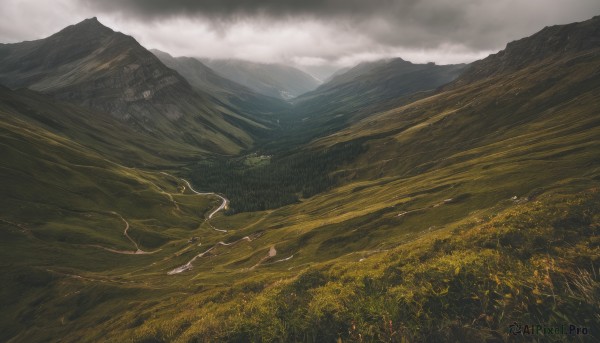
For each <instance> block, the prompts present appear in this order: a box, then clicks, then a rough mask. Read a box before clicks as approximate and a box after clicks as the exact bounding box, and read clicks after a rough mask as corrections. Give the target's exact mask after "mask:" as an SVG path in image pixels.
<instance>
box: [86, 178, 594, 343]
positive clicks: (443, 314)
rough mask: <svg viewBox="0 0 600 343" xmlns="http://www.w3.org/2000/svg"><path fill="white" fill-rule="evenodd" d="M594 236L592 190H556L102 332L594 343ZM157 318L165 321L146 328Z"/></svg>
mask: <svg viewBox="0 0 600 343" xmlns="http://www.w3.org/2000/svg"><path fill="white" fill-rule="evenodd" d="M599 230H600V188H598V187H593V188H589V189H587V190H584V191H581V192H578V193H567V192H563V190H561V189H558V190H556V191H553V192H552V193H548V194H545V195H542V196H540V197H539V198H537V199H535V200H532V201H529V202H526V203H521V204H515V205H514V206H511V207H508V208H506V209H504V210H501V211H498V212H497V213H493V214H491V215H489V216H485V217H470V218H467V219H465V220H461V221H458V222H455V223H453V224H452V225H450V226H448V227H447V228H445V229H442V230H438V231H435V232H432V233H431V234H428V235H426V236H423V237H421V238H418V239H416V240H414V241H410V242H406V243H405V244H402V245H400V246H398V247H397V248H394V249H391V250H389V251H386V252H373V254H372V255H364V254H363V255H360V254H356V253H355V254H349V255H347V256H345V257H343V258H341V259H340V261H339V262H323V263H315V264H314V265H312V266H310V267H303V268H301V269H300V268H299V270H302V271H299V272H298V274H297V276H291V275H290V274H293V273H281V274H280V275H276V274H273V273H269V274H266V275H253V276H251V277H250V276H249V277H248V278H247V279H245V280H240V281H239V282H237V283H235V284H234V285H232V286H231V287H229V288H227V289H220V288H219V289H215V290H213V291H209V292H206V293H199V294H196V295H192V296H189V297H186V298H185V299H183V300H181V301H175V302H172V303H170V304H169V305H167V304H165V303H161V304H160V305H155V306H153V307H150V308H148V309H146V310H145V311H142V312H133V311H130V312H129V313H128V314H127V315H125V316H124V317H120V318H118V319H114V320H112V321H111V322H112V323H111V325H110V327H111V328H112V335H114V336H111V337H112V338H113V339H117V338H118V337H120V338H121V339H125V337H126V341H132V342H166V341H174V342H224V341H228V342H263V341H264V342H266V341H275V342H335V341H338V342H340V341H342V342H420V341H427V342H442V341H456V342H463V341H473V342H474V341H479V342H501V341H510V340H511V339H512V338H513V337H511V333H510V332H509V329H510V326H511V325H513V324H514V323H519V324H522V325H525V324H528V325H542V326H546V327H556V326H561V325H567V328H568V325H576V326H577V327H578V328H581V329H582V330H583V328H585V330H586V332H587V333H588V334H587V335H584V334H582V333H580V334H579V335H574V336H570V335H563V334H546V335H535V334H534V335H527V334H525V335H524V337H519V338H525V339H527V340H531V341H551V342H553V341H558V342H561V341H584V342H592V341H595V340H597V339H599V338H600V336H598V333H599V332H600V331H599V330H600V327H599V326H598V323H599V322H600V275H599V272H600V271H599V268H598V267H599V266H600V239H599V236H598V233H599ZM360 256H364V257H360ZM157 311H162V312H163V315H161V316H160V317H155V316H154V315H153V314H154V313H156V312H157ZM167 314H168V315H167ZM167 318H168V319H167ZM132 326H133V327H132ZM95 334H96V335H99V333H98V332H96V333H95ZM97 337H99V336H97Z"/></svg>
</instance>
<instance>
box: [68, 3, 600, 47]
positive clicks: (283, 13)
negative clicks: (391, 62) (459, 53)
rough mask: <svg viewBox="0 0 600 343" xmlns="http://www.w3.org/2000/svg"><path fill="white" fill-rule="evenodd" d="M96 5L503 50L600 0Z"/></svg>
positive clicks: (219, 25) (584, 13) (384, 40)
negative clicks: (300, 22)
mask: <svg viewBox="0 0 600 343" xmlns="http://www.w3.org/2000/svg"><path fill="white" fill-rule="evenodd" d="M79 1H80V2H81V3H84V4H86V5H87V6H90V7H91V8H93V9H95V10H99V11H102V12H105V13H121V14H123V15H126V16H131V17H133V18H137V19H139V18H144V19H146V20H161V19H168V18H173V17H199V18H203V19H205V20H209V21H210V22H211V23H212V25H213V28H215V29H217V30H227V27H228V25H230V24H231V23H232V22H236V21H240V20H248V19H251V18H261V19H262V20H266V21H269V20H272V21H290V20H292V21H293V20H294V19H297V18H303V19H307V18H308V19H314V20H319V21H323V22H326V23H328V24H329V25H333V26H337V27H339V28H340V29H344V30H346V31H354V32H356V33H357V34H361V35H365V36H368V37H370V38H372V39H373V40H374V41H375V42H378V43H379V44H382V45H385V46H404V47H412V48H433V47H437V46H440V45H442V44H461V45H464V46H466V47H468V48H471V49H474V50H485V49H497V48H499V47H500V46H501V45H503V44H505V43H506V42H507V41H508V40H513V39H516V38H520V37H522V36H524V35H528V34H531V33H533V32H535V31H537V30H539V29H541V28H542V27H544V26H545V25H548V24H552V23H557V24H558V23H566V22H570V21H574V19H573V18H577V19H576V20H583V19H585V18H587V17H591V15H593V14H594V13H597V14H600V1H598V0H575V1H573V0H495V1H493V0H491V1H490V0H300V1H297V0H252V1H248V0H200V1H198V0H166V1H165V0H79Z"/></svg>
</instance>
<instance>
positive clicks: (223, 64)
mask: <svg viewBox="0 0 600 343" xmlns="http://www.w3.org/2000/svg"><path fill="white" fill-rule="evenodd" d="M202 62H204V63H205V64H206V65H207V66H209V67H210V68H211V69H213V70H214V71H216V72H217V73H218V74H219V75H221V76H223V77H226V78H228V79H230V80H232V81H235V82H237V83H239V84H241V85H244V86H246V87H248V88H250V89H252V90H254V91H255V92H258V93H260V94H263V95H267V96H272V97H275V98H279V99H284V100H289V99H292V98H295V97H297V96H299V95H300V94H304V93H306V92H308V91H311V90H313V89H315V88H317V86H318V85H319V84H320V82H319V80H317V79H316V78H314V77H313V76H311V75H309V74H307V73H305V72H303V71H301V70H299V69H296V68H294V67H289V66H284V65H281V64H264V63H255V62H249V61H242V60H233V59H232V60H218V59H202Z"/></svg>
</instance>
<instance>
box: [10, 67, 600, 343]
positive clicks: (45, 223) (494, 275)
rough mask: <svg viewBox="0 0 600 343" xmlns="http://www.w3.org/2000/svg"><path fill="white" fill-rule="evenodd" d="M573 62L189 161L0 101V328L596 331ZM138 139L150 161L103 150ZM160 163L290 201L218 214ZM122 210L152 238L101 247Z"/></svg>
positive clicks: (105, 336) (71, 338)
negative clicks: (523, 327)
mask: <svg viewBox="0 0 600 343" xmlns="http://www.w3.org/2000/svg"><path fill="white" fill-rule="evenodd" d="M580 57H581V56H570V57H569V56H567V57H565V56H563V57H561V58H563V59H562V60H555V59H553V60H545V61H541V62H540V64H539V65H537V66H535V68H529V69H525V70H522V71H518V72H515V73H513V74H512V75H511V78H505V77H504V76H497V77H495V78H493V79H489V80H482V81H479V82H475V83H473V84H469V85H464V86H463V87H461V88H455V89H451V90H448V91H446V92H443V93H440V94H437V95H434V96H432V97H428V98H424V99H421V100H419V101H416V102H414V103H411V104H408V105H404V106H401V107H396V108H390V109H388V110H386V111H384V112H379V113H373V114H372V115H371V116H368V117H367V118H365V119H363V120H361V121H358V122H355V123H349V124H352V125H351V126H350V127H348V128H347V129H344V130H342V131H339V132H336V133H334V134H332V135H329V136H327V137H322V138H321V139H318V140H316V141H313V142H311V143H310V145H308V146H302V147H299V148H298V149H297V150H294V151H293V153H290V151H289V150H287V153H286V154H278V155H274V156H273V157H271V158H269V159H268V160H267V159H266V158H262V157H259V156H260V153H258V154H256V155H247V156H246V157H245V158H244V157H239V158H236V159H235V160H231V159H229V160H228V159H224V158H220V159H219V158H213V159H203V160H201V161H199V163H190V158H192V157H193V156H194V154H195V153H196V152H192V151H189V150H188V151H185V152H182V154H181V155H179V154H178V152H177V150H178V149H177V147H174V146H169V147H165V148H164V150H160V151H161V153H160V154H154V153H152V151H154V148H152V149H148V150H145V149H142V148H140V147H139V146H135V145H130V144H131V142H128V141H127V140H123V139H120V140H117V141H116V142H118V144H120V149H119V150H116V151H115V154H114V155H111V153H110V144H108V143H107V145H103V144H102V143H99V141H98V139H97V138H94V137H93V136H91V134H92V132H91V131H89V130H87V129H82V130H81V132H79V133H76V132H75V131H77V130H75V129H72V130H71V131H68V130H67V131H66V132H64V133H61V132H59V131H57V129H56V128H52V127H51V126H49V124H44V123H42V124H40V121H39V120H38V119H35V120H31V117H30V116H29V115H24V116H21V115H19V113H20V112H19V111H20V110H23V108H24V107H23V106H22V105H23V101H20V103H21V105H20V106H8V107H10V108H8V107H6V106H5V107H2V108H0V115H1V116H2V121H1V122H0V144H2V162H1V164H0V168H1V170H2V176H3V178H2V180H1V181H0V187H1V189H0V190H1V191H2V194H3V196H2V198H0V207H1V208H2V209H3V210H2V212H1V214H0V238H1V239H0V260H1V261H2V263H1V264H0V268H1V271H2V274H3V275H6V276H7V277H6V278H3V279H2V281H0V282H1V284H0V286H1V287H0V292H1V293H0V305H1V306H2V308H3V309H5V310H4V311H3V313H2V314H0V329H1V330H0V340H9V339H12V340H13V341H16V342H36V341H54V340H57V339H61V340H62V341H64V342H82V341H83V342H85V341H103V340H105V341H130V342H168V341H174V342H204V341H232V342H242V341H243V342H245V341H256V342H259V341H304V342H322V341H336V340H339V339H341V340H342V341H343V342H346V341H350V342H360V341H388V342H389V341H392V342H402V341H405V342H406V341H408V342H414V341H431V342H439V341H486V340H487V341H503V340H509V339H510V337H509V336H508V333H507V332H508V325H509V324H511V323H512V322H514V321H517V322H519V323H533V324H544V325H557V324H562V323H566V324H569V323H573V324H577V325H580V326H586V327H589V328H590V331H591V332H592V333H593V335H592V336H586V337H579V338H581V341H586V340H589V341H594V340H597V339H599V338H600V337H598V335H597V332H598V329H599V326H600V325H599V322H600V313H598V308H600V304H599V303H598V299H600V293H599V292H600V279H599V277H598V275H599V273H600V270H598V267H599V263H600V261H599V257H598V256H600V250H599V249H600V246H599V244H598V243H599V242H598V228H599V227H600V212H599V209H600V193H599V191H598V189H599V186H600V184H599V183H600V165H599V163H600V162H599V161H600V149H598V147H599V143H600V141H599V140H598V137H600V126H599V125H598V124H600V121H599V120H598V111H597V108H599V107H598V105H600V98H599V96H598V94H600V93H598V86H599V85H600V82H599V80H600V79H599V78H598V76H597V75H596V74H591V75H590V73H589V70H595V69H593V68H595V67H596V66H597V62H595V59H594V60H590V59H586V58H583V59H580ZM572 61H576V62H577V63H571V62H572ZM554 78H558V79H560V80H561V82H554V81H552V80H553V79H554ZM548 80H550V81H548ZM545 81H547V82H545ZM517 88H518V89H519V92H518V93H519V94H516V92H514V90H515V89H517ZM36 101H38V102H39V103H38V105H39V106H41V104H42V103H43V101H45V100H43V99H37V100H36ZM38 105H36V106H38ZM7 108H8V109H7ZM67 110H68V109H67ZM71 110H73V111H75V110H74V109H73V108H71ZM75 113H76V112H73V113H71V114H70V115H69V116H68V118H70V119H69V123H70V124H69V125H72V126H73V127H74V128H77V126H78V125H81V123H78V124H76V122H75V121H74V120H75V119H74V118H73V114H75ZM71 120H73V121H72V122H71ZM98 125H104V124H101V123H99V124H98ZM132 135H134V136H132V137H133V138H135V134H132ZM304 138H306V137H304ZM223 143H226V142H223ZM92 147H93V148H92ZM344 147H348V148H349V149H344ZM129 149H131V151H133V152H134V153H135V156H134V157H133V160H135V161H136V162H139V163H135V166H136V168H132V167H128V166H124V165H122V164H119V163H115V162H111V161H113V160H114V161H122V159H126V158H125V155H126V154H125V155H123V152H126V151H128V150H129ZM286 149H289V147H285V149H283V150H286ZM162 152H164V155H163V154H162ZM171 154H174V155H171ZM175 156H176V157H175ZM215 161H217V162H223V161H225V162H227V163H229V164H227V163H225V164H219V163H216V162H215ZM194 162H198V161H194ZM145 163H147V165H145ZM211 163H212V164H211ZM215 165H216V166H217V167H218V168H216V167H214V166H215ZM232 167H233V168H232ZM211 168H212V169H211ZM227 168H229V170H227ZM163 170H165V171H168V172H170V173H171V174H177V175H193V176H194V178H195V179H194V180H193V184H194V186H195V188H196V189H198V190H206V191H222V192H224V193H225V195H227V196H230V197H231V200H232V204H231V206H232V207H234V208H235V206H238V205H237V204H236V201H239V199H240V198H243V196H246V200H247V201H254V202H255V204H254V205H256V204H260V203H261V202H265V199H268V198H267V197H271V196H273V193H276V195H277V196H280V195H281V194H286V195H290V194H291V195H293V196H294V199H293V201H289V202H286V203H285V206H282V203H281V202H278V203H277V204H276V205H273V206H262V207H259V206H257V208H255V210H256V209H259V208H260V209H265V210H261V211H252V212H245V213H236V214H233V215H225V214H224V213H218V214H217V215H215V217H214V218H213V219H212V220H211V221H210V223H209V222H206V221H205V220H204V218H205V216H206V215H207V213H209V211H211V210H212V209H214V208H215V207H216V206H218V205H219V203H220V201H219V199H218V198H216V197H214V196H199V195H195V194H193V193H192V192H191V191H190V190H189V189H187V187H184V186H185V184H184V183H183V182H182V181H181V180H180V179H178V178H175V177H171V176H167V175H165V174H163V173H160V171H163ZM310 170H313V171H312V172H310ZM303 171H307V172H306V173H304V174H305V175H302V176H298V175H296V174H302V173H301V172H303ZM315 171H316V172H315ZM211 173H212V174H211ZM311 173H312V174H311ZM317 174H319V175H318V176H317ZM307 177H310V178H313V177H314V178H317V177H321V178H323V179H325V180H335V182H332V183H328V184H327V185H326V187H315V188H316V189H317V191H313V192H305V194H302V193H303V192H304V190H305V188H306V187H304V186H307V185H308V186H315V185H319V179H314V180H313V179H310V180H307V179H306V178H307ZM303 178H304V179H303ZM248 180H253V181H256V182H254V183H246V181H248ZM290 180H291V181H290ZM321 180H322V179H321ZM217 181H218V182H217ZM273 185H279V186H286V187H289V188H288V189H285V190H284V192H281V194H279V193H277V192H279V190H274V189H272V188H270V187H272V186H273ZM219 187H222V188H219ZM227 187H229V188H227ZM244 187H246V188H244ZM253 188H260V190H257V189H254V191H255V193H248V192H249V191H252V190H253ZM229 189H235V192H238V193H239V194H241V195H240V196H238V198H237V199H236V193H235V192H234V191H231V194H229V193H230V191H229ZM244 192H246V193H248V194H245V195H244ZM239 194H238V195H239ZM248 199H250V200H248ZM279 200H280V199H279ZM267 208H268V209H267ZM113 211H114V212H116V213H118V215H117V214H114V213H112V212H113ZM121 217H122V218H123V219H124V220H126V221H127V222H128V223H129V224H130V228H129V236H130V237H132V239H133V240H134V241H135V242H136V243H137V244H139V246H140V248H141V249H143V250H145V251H152V252H153V253H152V254H146V255H127V254H118V253H115V252H111V251H109V250H107V249H105V248H109V249H114V250H125V251H132V250H134V247H133V244H132V243H131V242H130V241H129V240H128V239H127V237H125V236H124V234H123V230H124V227H125V223H124V220H123V219H121ZM212 226H214V227H215V228H217V229H219V230H223V229H225V230H228V231H227V232H222V231H216V230H213V227H212ZM246 236H248V237H251V238H252V239H251V241H246V240H243V239H242V238H243V237H246ZM194 237H195V238H194ZM192 238H194V239H192ZM219 242H225V243H227V244H229V243H231V245H223V244H219ZM272 247H274V248H275V249H276V250H277V255H276V256H272V257H268V254H269V252H270V251H271V248H272ZM208 249H212V250H211V251H210V252H209V253H207V254H205V255H204V256H203V257H198V258H197V259H196V260H195V262H194V264H193V269H191V270H189V271H186V272H184V273H181V274H176V275H167V272H169V271H170V270H173V269H174V268H176V267H179V266H182V265H184V264H186V263H187V262H188V261H190V260H191V259H192V258H193V257H194V256H197V255H198V254H201V253H204V252H206V251H207V250H208ZM292 256H293V257H292ZM563 338H564V337H557V338H556V340H557V341H562V340H564V339H563ZM579 338H577V339H579ZM545 339H546V337H544V338H541V340H545ZM553 339H554V338H549V339H548V340H551V341H552V340H553Z"/></svg>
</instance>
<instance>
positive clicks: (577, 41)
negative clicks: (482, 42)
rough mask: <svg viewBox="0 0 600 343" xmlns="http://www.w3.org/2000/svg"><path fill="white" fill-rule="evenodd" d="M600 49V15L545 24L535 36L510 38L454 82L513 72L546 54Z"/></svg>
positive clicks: (546, 55)
mask: <svg viewBox="0 0 600 343" xmlns="http://www.w3.org/2000/svg"><path fill="white" fill-rule="evenodd" d="M592 50H595V51H596V54H597V53H599V51H600V16H596V17H594V18H592V19H590V20H587V21H584V22H580V23H573V24H568V25H556V26H550V27H545V28H544V29H543V30H541V31H540V32H538V33H536V34H534V35H533V36H530V37H527V38H523V39H519V40H516V41H514V42H510V43H508V44H507V45H506V48H505V49H504V50H502V51H499V52H498V53H496V54H492V55H490V56H488V57H486V58H484V59H483V60H480V61H477V62H474V63H472V64H471V66H470V67H469V68H468V69H467V70H466V71H465V73H464V74H463V75H461V76H460V77H459V78H458V79H457V80H456V81H455V82H454V83H453V85H452V86H453V87H454V86H458V85H462V84H466V83H470V82H473V81H476V80H480V79H485V78H488V77H491V76H495V75H500V74H504V73H510V72H514V71H517V70H519V69H522V68H524V67H527V66H529V65H531V64H532V63H534V62H536V61H541V60H544V59H546V58H554V59H559V58H561V57H562V56H564V55H565V54H573V53H578V52H584V51H590V52H591V51H592Z"/></svg>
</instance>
